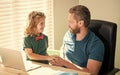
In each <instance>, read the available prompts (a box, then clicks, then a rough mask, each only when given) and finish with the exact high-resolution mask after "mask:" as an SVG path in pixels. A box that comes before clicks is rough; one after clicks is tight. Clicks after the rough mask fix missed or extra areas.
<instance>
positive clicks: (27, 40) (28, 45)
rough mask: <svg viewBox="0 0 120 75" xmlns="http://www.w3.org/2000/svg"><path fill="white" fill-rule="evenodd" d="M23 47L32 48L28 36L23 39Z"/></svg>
mask: <svg viewBox="0 0 120 75" xmlns="http://www.w3.org/2000/svg"><path fill="white" fill-rule="evenodd" d="M25 48H32V44H31V41H30V38H28V37H25V38H24V41H23V50H24V49H25Z"/></svg>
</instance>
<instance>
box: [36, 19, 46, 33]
mask: <svg viewBox="0 0 120 75" xmlns="http://www.w3.org/2000/svg"><path fill="white" fill-rule="evenodd" d="M44 27H45V18H41V19H40V20H39V23H38V24H37V32H38V33H42V32H43V30H44Z"/></svg>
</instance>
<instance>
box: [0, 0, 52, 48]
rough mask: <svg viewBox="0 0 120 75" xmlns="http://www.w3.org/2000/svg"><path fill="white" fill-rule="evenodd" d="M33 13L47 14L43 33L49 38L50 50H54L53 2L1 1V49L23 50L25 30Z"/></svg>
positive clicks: (35, 0)
mask: <svg viewBox="0 0 120 75" xmlns="http://www.w3.org/2000/svg"><path fill="white" fill-rule="evenodd" d="M31 11H42V12H44V13H45V15H46V22H45V29H44V32H43V33H44V34H46V35H47V36H48V40H49V41H48V42H49V48H48V49H54V25H53V0H0V47H5V48H10V49H19V50H21V49H22V48H23V37H24V30H25V26H26V24H27V23H26V22H27V19H28V14H29V13H30V12H31Z"/></svg>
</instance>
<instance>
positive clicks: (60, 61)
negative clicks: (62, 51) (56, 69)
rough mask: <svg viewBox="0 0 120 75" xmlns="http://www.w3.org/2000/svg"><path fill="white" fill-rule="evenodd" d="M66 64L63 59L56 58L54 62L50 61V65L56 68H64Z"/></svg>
mask: <svg viewBox="0 0 120 75" xmlns="http://www.w3.org/2000/svg"><path fill="white" fill-rule="evenodd" d="M64 62H65V60H64V59H62V58H61V57H58V56H56V57H54V59H53V60H51V61H50V64H52V65H54V66H64Z"/></svg>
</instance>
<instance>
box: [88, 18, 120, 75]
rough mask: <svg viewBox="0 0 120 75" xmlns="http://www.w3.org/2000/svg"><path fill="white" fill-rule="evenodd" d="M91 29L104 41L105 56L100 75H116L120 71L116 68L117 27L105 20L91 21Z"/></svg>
mask: <svg viewBox="0 0 120 75" xmlns="http://www.w3.org/2000/svg"><path fill="white" fill-rule="evenodd" d="M89 28H90V29H91V30H92V31H93V32H94V33H95V34H96V35H97V36H98V37H99V38H100V39H101V40H102V42H103V43H104V46H105V55H104V60H103V64H102V67H101V69H100V71H99V75H115V73H116V72H118V71H119V69H118V68H115V67H114V59H115V47H116V32H117V25H116V24H115V23H112V22H108V21H103V20H95V19H93V20H91V23H90V25H89Z"/></svg>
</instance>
